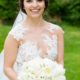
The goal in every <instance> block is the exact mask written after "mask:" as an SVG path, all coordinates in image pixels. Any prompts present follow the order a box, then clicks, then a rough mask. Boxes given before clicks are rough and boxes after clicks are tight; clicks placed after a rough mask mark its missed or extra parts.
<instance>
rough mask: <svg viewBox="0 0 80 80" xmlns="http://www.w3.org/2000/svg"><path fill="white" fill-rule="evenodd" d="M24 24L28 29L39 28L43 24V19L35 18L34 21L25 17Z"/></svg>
mask: <svg viewBox="0 0 80 80" xmlns="http://www.w3.org/2000/svg"><path fill="white" fill-rule="evenodd" d="M25 24H26V25H27V26H30V27H39V26H41V25H43V24H44V19H43V17H40V18H36V19H32V18H29V17H27V18H26V19H25Z"/></svg>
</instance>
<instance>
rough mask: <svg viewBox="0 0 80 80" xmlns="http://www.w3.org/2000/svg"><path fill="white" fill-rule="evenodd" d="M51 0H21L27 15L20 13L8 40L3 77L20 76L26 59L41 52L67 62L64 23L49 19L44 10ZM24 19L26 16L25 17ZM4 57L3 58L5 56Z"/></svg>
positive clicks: (14, 79)
mask: <svg viewBox="0 0 80 80" xmlns="http://www.w3.org/2000/svg"><path fill="white" fill-rule="evenodd" d="M47 6H48V0H20V8H21V11H22V12H23V13H25V14H27V17H26V15H24V14H22V15H23V19H22V18H21V17H20V16H21V15H19V16H18V18H17V20H16V22H15V24H14V26H15V27H13V28H12V30H11V31H10V32H9V34H8V36H7V38H6V40H5V44H4V52H3V53H4V54H1V55H4V59H3V60H4V65H2V67H3V69H4V73H5V75H4V73H1V76H0V79H1V80H18V79H17V75H18V74H19V72H20V70H21V67H22V65H23V62H27V61H29V60H31V59H33V58H35V57H37V56H40V57H42V58H45V57H47V58H49V59H51V60H53V61H57V62H58V63H59V64H62V65H63V66H64V42H63V41H64V39H63V33H64V31H63V30H62V28H61V27H59V26H58V25H55V24H52V23H50V22H47V21H45V20H44V18H43V13H44V11H45V10H46V9H47ZM21 19H22V20H21ZM1 61H2V60H1Z"/></svg>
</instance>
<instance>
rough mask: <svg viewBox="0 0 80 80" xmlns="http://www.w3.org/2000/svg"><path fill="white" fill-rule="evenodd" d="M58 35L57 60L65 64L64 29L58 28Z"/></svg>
mask: <svg viewBox="0 0 80 80" xmlns="http://www.w3.org/2000/svg"><path fill="white" fill-rule="evenodd" d="M56 32H57V36H58V44H57V45H58V55H57V59H56V60H57V62H58V63H60V64H62V65H63V66H64V34H63V31H62V30H57V31H56Z"/></svg>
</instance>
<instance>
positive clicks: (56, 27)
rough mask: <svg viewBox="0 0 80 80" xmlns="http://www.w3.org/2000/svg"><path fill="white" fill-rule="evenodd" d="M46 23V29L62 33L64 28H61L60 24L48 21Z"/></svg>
mask: <svg viewBox="0 0 80 80" xmlns="http://www.w3.org/2000/svg"><path fill="white" fill-rule="evenodd" d="M48 24H49V28H48V30H49V31H50V32H56V33H64V30H63V29H62V27H61V26H59V25H57V24H53V23H50V22H48Z"/></svg>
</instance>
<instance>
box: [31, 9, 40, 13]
mask: <svg viewBox="0 0 80 80" xmlns="http://www.w3.org/2000/svg"><path fill="white" fill-rule="evenodd" d="M30 11H31V12H32V13H38V12H39V11H40V9H30Z"/></svg>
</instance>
